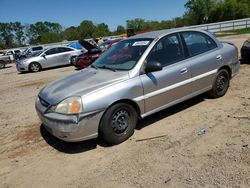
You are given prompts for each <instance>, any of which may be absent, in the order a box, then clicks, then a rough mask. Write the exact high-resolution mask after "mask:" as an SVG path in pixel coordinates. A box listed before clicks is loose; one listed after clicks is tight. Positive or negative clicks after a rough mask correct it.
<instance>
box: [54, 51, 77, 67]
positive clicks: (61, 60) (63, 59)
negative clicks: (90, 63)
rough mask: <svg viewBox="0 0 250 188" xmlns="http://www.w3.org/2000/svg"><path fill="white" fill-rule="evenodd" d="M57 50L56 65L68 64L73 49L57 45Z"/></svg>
mask: <svg viewBox="0 0 250 188" xmlns="http://www.w3.org/2000/svg"><path fill="white" fill-rule="evenodd" d="M58 51H59V56H58V65H67V64H70V57H71V54H72V52H73V51H74V50H73V49H71V48H66V47H59V48H58Z"/></svg>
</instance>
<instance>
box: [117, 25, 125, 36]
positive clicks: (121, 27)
mask: <svg viewBox="0 0 250 188" xmlns="http://www.w3.org/2000/svg"><path fill="white" fill-rule="evenodd" d="M124 33H126V29H125V27H123V26H122V25H118V26H117V29H116V34H117V35H120V34H124Z"/></svg>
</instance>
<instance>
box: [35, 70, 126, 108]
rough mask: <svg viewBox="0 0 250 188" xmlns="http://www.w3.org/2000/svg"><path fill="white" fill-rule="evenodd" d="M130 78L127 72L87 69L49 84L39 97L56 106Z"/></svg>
mask: <svg viewBox="0 0 250 188" xmlns="http://www.w3.org/2000/svg"><path fill="white" fill-rule="evenodd" d="M128 78H129V76H128V72H126V71H117V72H112V71H110V70H104V69H98V70H96V69H94V68H87V69H83V70H82V71H80V72H77V73H74V74H71V75H68V76H66V77H64V78H62V79H59V80H56V81H54V82H52V83H50V84H48V85H47V86H45V87H44V88H43V89H42V90H41V91H40V93H39V94H38V95H39V97H41V98H42V99H44V100H45V101H47V102H48V103H49V104H51V105H55V104H58V103H59V102H61V101H62V100H64V99H65V98H68V97H71V96H84V95H86V94H88V93H90V92H93V91H95V90H98V89H100V88H102V87H106V86H108V85H112V84H114V83H116V82H119V81H122V80H125V79H128Z"/></svg>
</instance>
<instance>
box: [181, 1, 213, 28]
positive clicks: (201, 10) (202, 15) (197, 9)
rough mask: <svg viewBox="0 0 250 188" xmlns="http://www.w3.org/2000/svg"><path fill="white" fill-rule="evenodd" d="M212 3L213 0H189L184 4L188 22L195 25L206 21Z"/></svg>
mask: <svg viewBox="0 0 250 188" xmlns="http://www.w3.org/2000/svg"><path fill="white" fill-rule="evenodd" d="M214 5H215V1H214V0H189V1H188V2H187V3H186V4H185V7H186V9H187V16H188V17H189V24H190V25H195V24H205V23H207V22H208V20H209V16H210V11H211V9H212V8H213V6H214Z"/></svg>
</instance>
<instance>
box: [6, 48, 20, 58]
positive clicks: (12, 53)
mask: <svg viewBox="0 0 250 188" xmlns="http://www.w3.org/2000/svg"><path fill="white" fill-rule="evenodd" d="M20 54H21V50H19V49H15V50H7V51H6V52H5V55H8V56H10V59H11V61H13V60H15V59H18V57H19V56H20Z"/></svg>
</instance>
